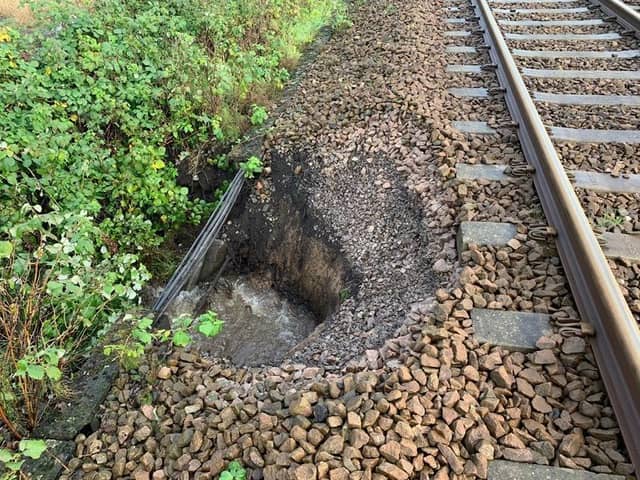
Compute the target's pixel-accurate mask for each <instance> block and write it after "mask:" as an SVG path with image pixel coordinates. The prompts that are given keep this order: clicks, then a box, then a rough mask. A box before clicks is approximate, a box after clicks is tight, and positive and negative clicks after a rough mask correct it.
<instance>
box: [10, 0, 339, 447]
mask: <svg viewBox="0 0 640 480" xmlns="http://www.w3.org/2000/svg"><path fill="white" fill-rule="evenodd" d="M339 1H340V0H242V1H240V0H222V1H220V2H211V1H209V0H93V1H91V2H87V4H86V5H85V6H84V7H82V6H79V3H80V2H78V1H77V0H33V1H31V2H29V4H30V7H31V11H32V13H33V15H34V17H35V19H34V21H33V23H32V24H31V25H30V27H29V29H28V30H21V29H20V28H19V27H17V26H13V27H12V26H9V25H8V24H5V25H4V26H0V105H1V106H2V108H0V271H1V273H0V422H2V423H4V424H5V426H6V427H7V429H8V430H9V431H10V432H11V433H12V435H13V436H14V437H16V438H21V437H22V436H23V435H27V434H28V432H29V431H30V430H31V429H32V428H33V427H34V426H35V425H36V423H37V421H38V419H39V418H40V416H41V413H42V412H41V406H42V402H41V400H42V399H43V398H45V397H46V396H49V395H50V394H51V393H54V394H55V393H56V392H61V391H63V387H62V386H61V385H62V383H64V382H62V381H61V378H62V379H64V375H65V373H66V372H68V371H69V368H70V365H71V364H72V362H73V359H74V357H73V355H77V354H78V353H80V352H82V351H84V349H86V347H87V346H88V345H90V344H91V343H92V342H93V341H95V339H97V338H99V337H100V334H101V333H103V332H104V331H106V330H107V328H108V327H109V326H110V325H111V324H112V323H113V322H115V321H116V319H118V318H120V317H121V316H122V313H123V312H126V311H130V309H131V308H132V307H134V306H135V305H136V304H137V303H138V302H139V294H140V291H141V290H142V288H143V286H144V285H145V283H146V282H147V281H148V280H149V279H150V273H149V271H148V269H147V267H146V266H145V264H144V262H143V260H144V259H145V258H152V257H153V255H151V252H154V251H156V250H157V249H158V248H159V246H160V245H161V244H162V242H163V240H164V239H166V238H168V237H170V236H171V234H172V232H175V231H176V230H177V229H179V228H180V227H181V226H182V225H184V224H186V223H198V222H200V220H201V219H202V218H204V217H205V216H206V215H207V214H208V213H209V212H210V211H211V209H212V207H213V205H211V204H209V203H206V202H204V201H203V200H200V199H195V198H192V197H191V196H190V195H189V191H188V189H187V188H186V187H184V186H180V185H179V184H178V183H177V176H178V171H179V170H181V171H184V172H190V173H193V172H197V171H198V169H199V168H200V167H201V166H202V165H204V164H206V163H211V164H214V165H216V166H218V167H219V168H221V169H222V170H227V169H229V168H232V167H233V166H230V165H229V164H228V161H227V159H226V156H225V153H226V152H227V151H228V150H229V148H230V147H231V146H232V145H233V144H234V142H237V141H238V140H239V139H240V138H241V136H242V135H243V134H244V133H245V132H246V130H247V129H248V128H250V127H251V126H252V125H260V124H262V123H263V122H264V121H265V120H266V118H267V115H268V112H267V105H268V103H269V101H270V99H271V98H272V96H273V94H274V93H275V92H277V90H278V89H280V88H281V87H282V86H283V84H284V82H285V81H286V80H287V78H288V71H287V69H286V67H290V66H292V65H294V64H295V62H296V60H297V59H298V57H299V56H300V49H301V46H302V45H304V44H305V43H306V42H308V41H309V40H311V39H312V38H313V36H314V35H315V33H316V32H317V30H318V29H319V28H320V27H322V26H323V25H325V24H327V23H329V22H330V21H331V19H332V18H333V19H335V21H337V22H339V23H341V24H345V22H346V20H345V16H344V10H343V8H342V7H341V6H340V4H339ZM241 168H243V169H244V171H245V174H246V175H247V177H249V178H252V177H253V176H254V175H255V174H257V173H259V172H260V171H261V170H262V163H261V162H260V160H259V159H257V158H255V157H252V158H250V159H248V160H247V162H245V163H244V164H243V165H242V166H241ZM222 187H223V185H221V188H220V189H219V190H218V194H221V192H222ZM151 262H152V260H150V262H149V264H151ZM149 264H148V265H149ZM148 265H147V266H148ZM217 322H219V320H217V318H214V317H211V318H208V319H206V318H205V319H200V321H199V323H198V326H197V328H198V329H199V330H200V331H201V333H203V334H215V333H213V332H217V331H218V330H219V328H220V325H221V324H219V323H217ZM134 323H135V322H134ZM190 327H191V325H189V326H187V327H184V328H182V327H180V326H179V327H178V328H177V330H176V331H175V332H174V333H173V337H172V341H173V343H174V344H177V345H180V344H182V343H184V342H185V341H186V338H185V336H188V334H187V333H186V330H187V329H188V328H190ZM203 330H205V331H203ZM180 332H182V333H180ZM165 336H166V334H165V333H158V332H156V333H152V332H151V325H150V323H149V321H148V319H143V320H140V321H139V322H138V323H135V328H133V329H132V332H131V338H132V339H133V340H134V343H136V342H137V346H133V347H132V348H131V350H126V351H125V350H118V349H117V348H115V347H113V348H112V351H113V353H116V354H122V355H123V356H124V357H133V358H129V360H132V359H133V360H135V356H136V355H138V356H139V355H141V353H140V352H141V351H144V348H145V346H146V345H148V344H149V343H151V342H153V341H154V340H161V339H164V338H165ZM160 337H162V338H160ZM140 345H142V346H141V347H140ZM131 351H133V352H134V353H133V354H131Z"/></svg>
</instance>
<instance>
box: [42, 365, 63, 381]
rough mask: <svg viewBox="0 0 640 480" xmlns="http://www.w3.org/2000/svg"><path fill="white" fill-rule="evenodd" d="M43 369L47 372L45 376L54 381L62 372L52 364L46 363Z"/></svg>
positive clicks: (60, 376)
mask: <svg viewBox="0 0 640 480" xmlns="http://www.w3.org/2000/svg"><path fill="white" fill-rule="evenodd" d="M44 371H45V373H46V374H47V377H49V379H51V380H53V381H54V382H57V381H58V380H60V379H61V378H62V372H61V371H60V369H59V368H58V367H54V366H53V365H47V366H46V367H44Z"/></svg>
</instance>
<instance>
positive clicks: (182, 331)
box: [104, 310, 224, 370]
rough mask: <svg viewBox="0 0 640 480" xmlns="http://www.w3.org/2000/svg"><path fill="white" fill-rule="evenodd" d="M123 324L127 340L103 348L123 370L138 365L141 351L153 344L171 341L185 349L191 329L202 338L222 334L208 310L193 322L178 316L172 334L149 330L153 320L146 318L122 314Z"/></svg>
mask: <svg viewBox="0 0 640 480" xmlns="http://www.w3.org/2000/svg"><path fill="white" fill-rule="evenodd" d="M123 321H124V322H131V323H132V329H131V332H130V333H129V335H128V336H127V338H125V339H124V340H123V341H121V342H119V343H115V344H110V345H106V346H105V347H104V353H105V355H114V356H115V357H116V358H117V359H118V361H119V363H120V365H121V366H122V367H123V368H124V369H126V370H133V369H135V368H137V367H138V366H139V363H140V360H141V358H142V357H143V355H144V352H145V349H146V348H147V347H148V346H150V345H151V344H152V343H153V342H154V341H156V342H160V343H164V342H169V341H170V342H171V343H172V344H173V345H174V346H176V347H185V346H187V345H189V344H190V343H191V342H192V336H191V333H190V331H191V330H192V329H193V328H195V329H197V331H198V332H200V333H201V334H202V335H204V336H205V337H215V336H216V335H218V334H219V333H220V332H221V331H222V326H223V325H224V322H223V321H222V320H220V319H219V318H218V315H217V314H216V312H214V311H211V310H209V311H208V312H206V313H203V314H202V315H200V316H199V317H198V318H196V319H195V320H194V319H193V318H192V317H191V316H189V315H181V316H180V317H178V318H177V319H176V320H174V323H173V325H172V331H171V332H169V331H168V330H155V331H154V330H153V329H152V326H153V320H152V319H151V318H149V317H142V318H138V319H135V318H134V317H133V316H132V315H126V316H125V318H124V319H123Z"/></svg>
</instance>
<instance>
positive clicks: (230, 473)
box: [220, 460, 247, 480]
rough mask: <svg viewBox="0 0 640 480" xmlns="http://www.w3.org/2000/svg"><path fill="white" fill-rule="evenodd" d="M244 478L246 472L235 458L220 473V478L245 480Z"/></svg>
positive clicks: (224, 479)
mask: <svg viewBox="0 0 640 480" xmlns="http://www.w3.org/2000/svg"><path fill="white" fill-rule="evenodd" d="M245 478H247V472H246V471H245V469H244V468H242V465H240V463H239V462H237V461H235V460H234V461H233V462H231V463H230V464H229V466H228V467H227V468H226V470H225V471H224V472H222V473H221V474H220V480H245Z"/></svg>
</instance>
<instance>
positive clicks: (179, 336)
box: [172, 330, 191, 347]
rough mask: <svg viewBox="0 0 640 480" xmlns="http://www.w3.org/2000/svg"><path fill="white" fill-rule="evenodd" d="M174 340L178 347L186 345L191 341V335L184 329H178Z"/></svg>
mask: <svg viewBox="0 0 640 480" xmlns="http://www.w3.org/2000/svg"><path fill="white" fill-rule="evenodd" d="M172 342H173V344H174V345H175V346H176V347H185V346H187V345H189V343H191V336H189V334H188V333H187V332H185V331H184V330H178V331H177V332H175V333H174V334H173V339H172Z"/></svg>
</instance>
